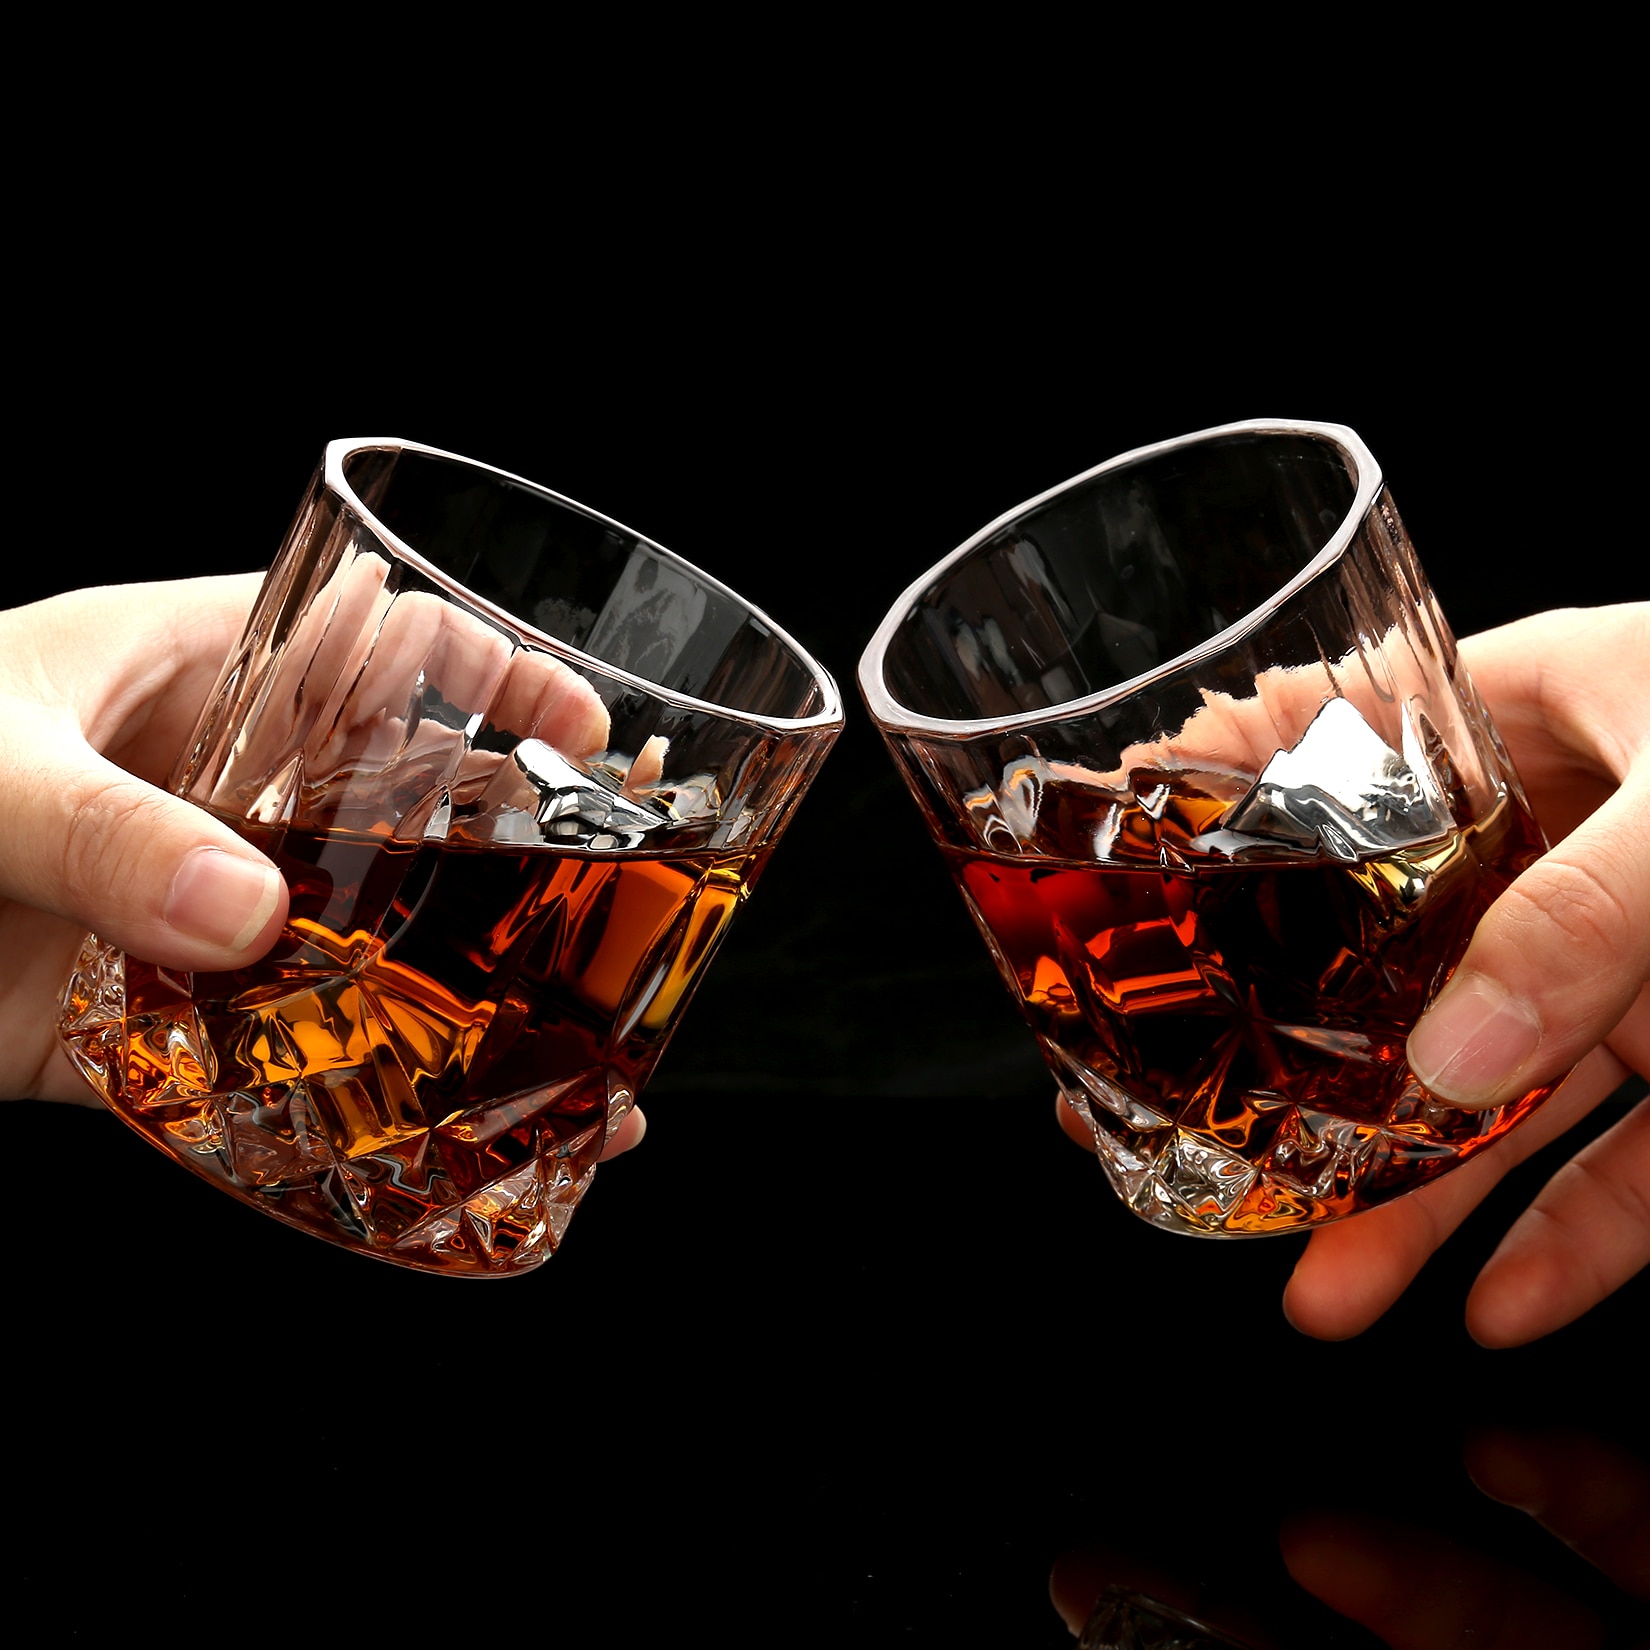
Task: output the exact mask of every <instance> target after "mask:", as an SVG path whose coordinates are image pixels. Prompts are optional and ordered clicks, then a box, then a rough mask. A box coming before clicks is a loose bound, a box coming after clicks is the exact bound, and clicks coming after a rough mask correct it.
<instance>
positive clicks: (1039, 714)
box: [858, 418, 1382, 741]
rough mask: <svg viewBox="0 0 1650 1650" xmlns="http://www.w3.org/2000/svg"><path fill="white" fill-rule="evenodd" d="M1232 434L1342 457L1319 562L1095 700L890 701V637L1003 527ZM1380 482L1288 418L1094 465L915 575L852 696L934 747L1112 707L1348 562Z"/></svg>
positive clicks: (1361, 462)
mask: <svg viewBox="0 0 1650 1650" xmlns="http://www.w3.org/2000/svg"><path fill="white" fill-rule="evenodd" d="M1234 435H1305V436H1311V437H1314V438H1315V439H1318V440H1322V441H1325V442H1328V443H1330V444H1331V445H1333V446H1335V447H1337V448H1339V449H1340V451H1341V453H1342V455H1343V456H1344V457H1345V459H1346V460H1347V463H1348V466H1349V469H1350V473H1351V479H1352V482H1353V496H1352V501H1351V503H1350V504H1348V506H1347V508H1346V512H1345V514H1344V515H1343V516H1342V517H1341V519H1340V521H1339V522H1338V523H1337V524H1336V526H1335V528H1334V529H1333V531H1331V532H1329V533H1328V534H1326V535H1325V538H1324V542H1323V544H1322V546H1321V547H1320V548H1319V550H1318V551H1317V553H1316V554H1315V555H1314V556H1313V557H1312V559H1311V560H1310V561H1308V562H1307V563H1306V564H1305V566H1303V567H1302V568H1301V569H1300V570H1299V571H1298V572H1297V573H1295V574H1294V575H1293V576H1292V577H1291V578H1289V579H1288V580H1287V581H1286V582H1285V583H1283V584H1281V585H1279V586H1278V588H1277V589H1276V590H1274V591H1273V592H1272V594H1271V595H1270V596H1268V597H1267V598H1266V600H1265V601H1263V602H1260V603H1257V604H1256V605H1255V606H1254V607H1252V608H1250V609H1249V610H1248V611H1247V612H1245V613H1244V614H1243V615H1242V617H1240V618H1238V619H1236V620H1234V621H1233V622H1232V623H1231V624H1229V625H1227V626H1226V627H1225V628H1224V629H1223V630H1219V631H1217V632H1216V633H1215V634H1214V635H1212V636H1209V637H1207V638H1206V639H1205V640H1203V641H1201V642H1199V643H1198V644H1197V645H1196V646H1195V647H1190V648H1187V649H1186V650H1185V652H1183V653H1177V654H1176V655H1175V656H1174V657H1173V658H1172V659H1165V660H1164V661H1163V663H1162V664H1160V665H1154V666H1153V667H1152V668H1151V669H1150V670H1146V671H1142V672H1140V673H1139V674H1138V675H1135V676H1130V677H1128V678H1126V679H1125V680H1123V681H1120V682H1115V683H1113V684H1112V685H1111V686H1109V687H1104V688H1100V689H1097V690H1096V691H1094V692H1092V693H1085V694H1079V695H1078V696H1076V697H1075V698H1071V699H1064V700H1061V701H1060V702H1059V703H1058V704H1053V705H1045V706H1043V707H1041V708H1039V709H1033V710H1023V711H1016V712H1015V713H1014V714H1013V715H1012V716H973V717H944V716H928V715H925V714H924V713H923V712H921V711H916V710H912V709H911V708H910V707H909V706H908V705H904V704H901V703H900V701H899V700H898V699H896V698H895V697H894V695H893V694H892V693H891V692H889V690H888V687H887V685H886V683H885V682H884V680H883V661H884V657H885V655H886V653H887V650H888V646H889V644H890V643H891V642H892V641H893V640H894V636H895V633H896V632H897V631H898V630H899V629H900V627H901V626H902V625H904V623H905V622H906V620H907V619H909V618H910V616H911V615H912V613H913V612H914V611H915V610H916V607H917V605H918V603H919V601H920V600H921V598H922V597H923V595H924V594H926V593H927V592H928V591H929V590H931V589H933V588H934V586H935V585H937V584H938V583H939V582H940V581H941V580H942V579H943V578H944V577H945V575H946V574H947V573H949V572H951V571H952V569H954V568H955V567H957V566H958V565H960V564H961V563H962V562H964V561H965V560H967V559H968V557H969V556H971V555H972V554H973V553H974V552H975V551H977V550H979V549H980V548H981V547H982V546H983V545H985V544H986V543H988V542H989V541H990V540H991V539H993V538H995V537H996V536H997V535H998V534H999V533H1000V532H1001V531H1002V530H1003V529H1004V528H1005V527H1008V526H1011V525H1012V524H1013V523H1014V522H1015V521H1017V520H1019V519H1020V518H1021V517H1023V516H1026V515H1028V514H1030V512H1031V511H1033V510H1035V509H1038V508H1039V507H1040V506H1042V505H1044V504H1047V503H1048V502H1049V501H1050V500H1052V499H1056V498H1058V497H1060V495H1061V494H1063V493H1069V492H1070V491H1072V489H1073V488H1076V487H1081V486H1083V485H1084V484H1085V483H1087V482H1090V481H1093V480H1094V479H1095V478H1096V477H1098V476H1102V475H1105V474H1106V473H1107V472H1108V471H1113V470H1122V469H1126V468H1128V467H1130V466H1132V465H1135V464H1139V463H1141V462H1143V461H1145V460H1147V459H1153V458H1158V457H1161V456H1162V455H1164V454H1166V453H1171V452H1175V451H1177V450H1179V449H1181V448H1186V447H1194V446H1199V445H1202V444H1204V443H1206V442H1209V441H1215V440H1219V439H1221V438H1224V437H1227V436H1234ZM1381 483H1382V477H1381V468H1380V465H1379V464H1377V463H1376V461H1375V456H1374V454H1373V453H1371V452H1370V450H1369V448H1368V447H1367V446H1366V445H1365V444H1364V442H1363V440H1362V439H1361V438H1360V437H1359V435H1358V434H1357V432H1356V431H1355V430H1352V429H1350V428H1349V427H1348V426H1346V425H1345V424H1325V423H1319V422H1316V421H1314V420H1308V419H1293V418H1251V419H1244V420H1242V421H1240V422H1238V423H1233V424H1215V425H1211V426H1210V427H1209V428H1207V429H1203V430H1194V431H1192V432H1191V433H1190V434H1188V435H1180V436H1174V437H1171V438H1170V439H1169V440H1167V441H1154V442H1151V443H1149V444H1148V445H1146V446H1143V447H1133V448H1130V449H1129V451H1127V452H1124V453H1119V454H1117V455H1116V456H1115V457H1114V458H1108V459H1106V460H1105V461H1104V462H1102V463H1100V464H1096V465H1094V466H1093V468H1092V469H1088V470H1083V471H1081V472H1080V473H1079V474H1077V475H1074V476H1070V477H1068V478H1067V479H1066V480H1065V481H1062V482H1059V483H1057V484H1056V485H1055V486H1053V487H1049V488H1047V489H1046V490H1044V491H1043V492H1041V493H1038V494H1037V495H1036V496H1035V497H1033V498H1028V499H1026V500H1024V501H1023V502H1022V503H1019V504H1016V505H1015V506H1014V507H1013V508H1012V509H1009V510H1005V511H1004V512H1003V513H1002V514H1001V515H1000V516H998V517H996V518H995V520H993V521H989V522H987V523H986V525H985V526H984V527H982V528H980V530H979V531H978V532H976V533H973V534H971V535H970V536H969V537H968V538H967V539H965V540H964V541H963V542H962V543H961V544H959V545H958V546H957V548H956V549H955V550H953V551H951V553H950V554H949V555H947V556H943V557H941V559H940V560H939V561H937V562H935V563H933V564H932V565H931V566H930V567H928V568H927V569H926V570H925V571H924V572H922V573H920V574H918V576H917V577H916V578H915V579H913V580H912V581H911V583H910V584H909V585H907V586H906V587H905V589H904V590H903V591H901V592H900V594H899V596H898V597H897V598H896V600H895V601H894V603H893V604H892V606H890V607H889V609H888V610H887V612H886V613H885V614H884V615H883V618H882V622H881V623H880V624H879V625H878V626H877V628H876V630H875V631H874V632H873V633H872V636H871V640H870V641H869V642H868V643H867V644H866V646H865V650H864V652H862V653H861V654H860V657H859V669H858V679H859V689H860V693H861V695H862V696H863V697H864V700H865V704H866V708H867V710H868V711H869V712H870V714H871V718H872V720H873V721H874V722H875V723H876V724H877V726H878V727H879V728H882V729H884V730H885V731H887V732H890V733H910V734H921V735H925V736H927V737H931V738H938V739H949V740H956V741H962V740H967V739H973V738H976V737H978V736H979V735H981V734H989V733H1009V732H1014V731H1016V730H1019V729H1024V728H1035V727H1045V726H1047V725H1048V724H1049V723H1050V722H1060V721H1066V720H1068V719H1071V718H1074V717H1078V716H1084V715H1088V714H1091V713H1092V712H1094V711H1097V710H1100V709H1102V708H1103V707H1104V706H1106V705H1110V704H1115V703H1117V702H1118V701H1120V700H1122V699H1126V698H1128V697H1129V696H1130V695H1131V694H1134V693H1138V692H1139V691H1140V690H1141V689H1142V688H1144V687H1148V686H1150V684H1151V683H1153V682H1155V681H1159V680H1161V679H1162V678H1164V677H1166V676H1168V675H1170V674H1171V673H1172V672H1174V671H1177V670H1179V669H1181V668H1182V667H1184V666H1186V665H1189V664H1196V663H1197V662H1199V661H1200V660H1203V659H1206V658H1209V657H1211V656H1212V655H1214V654H1217V653H1220V652H1223V651H1224V650H1225V649H1226V648H1228V647H1230V646H1232V645H1233V643H1235V642H1237V641H1240V640H1241V639H1242V638H1243V637H1244V636H1246V635H1247V634H1249V632H1251V631H1252V630H1254V629H1256V628H1257V627H1258V626H1259V625H1261V624H1262V623H1263V622H1264V621H1265V620H1266V619H1267V618H1269V617H1270V616H1271V615H1272V614H1273V613H1274V612H1276V610H1277V609H1278V608H1279V607H1280V606H1282V605H1283V603H1284V602H1286V601H1287V600H1289V598H1290V597H1291V596H1293V595H1295V594H1296V592H1297V591H1300V590H1302V589H1304V588H1305V587H1306V586H1307V585H1308V584H1310V583H1311V582H1312V581H1313V580H1314V579H1316V578H1318V577H1319V576H1320V575H1321V574H1322V573H1324V572H1325V571H1326V570H1327V569H1328V568H1330V567H1332V566H1334V564H1335V563H1336V562H1337V561H1339V560H1340V558H1341V557H1342V556H1343V555H1344V554H1345V552H1346V549H1347V547H1348V545H1350V544H1351V542H1352V540H1353V537H1354V536H1355V534H1356V533H1357V531H1358V528H1359V527H1360V526H1361V525H1362V523H1363V521H1364V518H1365V517H1366V516H1367V515H1368V514H1369V510H1370V507H1371V505H1372V504H1373V503H1374V501H1375V498H1376V496H1377V494H1378V493H1379V492H1380V489H1381Z"/></svg>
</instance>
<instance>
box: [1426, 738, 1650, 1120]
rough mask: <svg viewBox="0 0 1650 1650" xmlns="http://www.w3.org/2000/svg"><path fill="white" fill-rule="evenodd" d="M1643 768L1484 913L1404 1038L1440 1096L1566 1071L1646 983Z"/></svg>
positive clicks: (1472, 1099) (1502, 1098) (1529, 1082)
mask: <svg viewBox="0 0 1650 1650" xmlns="http://www.w3.org/2000/svg"><path fill="white" fill-rule="evenodd" d="M1647 808H1650V764H1646V763H1644V762H1640V763H1639V764H1637V766H1636V768H1635V769H1634V770H1632V771H1630V772H1629V774H1628V776H1627V778H1626V780H1625V781H1624V782H1623V783H1622V785H1621V788H1620V789H1619V790H1617V791H1616V792H1615V793H1614V794H1613V795H1612V796H1611V797H1610V798H1609V800H1608V801H1606V802H1605V803H1604V804H1603V806H1601V807H1600V808H1599V809H1598V810H1597V812H1595V813H1594V814H1592V815H1591V816H1590V817H1589V818H1588V819H1587V820H1585V821H1584V822H1583V823H1582V824H1581V825H1580V826H1578V827H1577V828H1576V830H1574V831H1573V832H1572V833H1571V834H1570V835H1569V836H1567V837H1566V838H1565V839H1564V840H1563V842H1561V843H1560V844H1559V845H1558V846H1557V847H1556V848H1554V849H1553V850H1552V851H1551V852H1549V853H1548V854H1546V855H1545V856H1544V857H1543V858H1542V859H1540V860H1538V861H1537V862H1536V863H1535V864H1534V865H1532V866H1531V867H1530V868H1529V870H1527V871H1526V872H1525V873H1524V874H1523V875H1522V876H1521V877H1519V878H1518V880H1517V881H1516V882H1514V883H1513V884H1512V886H1511V887H1509V888H1508V889H1507V890H1506V892H1505V893H1503V894H1502V895H1501V897H1500V898H1499V899H1498V900H1497V901H1496V902H1495V904H1494V905H1492V906H1491V907H1490V909H1489V910H1488V911H1487V912H1486V913H1485V914H1484V917H1483V919H1482V920H1481V921H1480V923H1479V925H1478V929H1477V932H1476V933H1475V934H1474V935H1473V938H1472V943H1471V944H1470V945H1469V946H1468V947H1467V951H1466V955H1465V956H1464V957H1462V959H1461V963H1460V966H1459V967H1458V968H1457V969H1456V971H1455V973H1454V975H1453V976H1452V977H1451V979H1450V981H1449V983H1448V985H1446V986H1445V987H1444V989H1443V990H1442V991H1441V992H1440V993H1439V994H1438V997H1437V998H1436V1000H1435V1001H1434V1002H1433V1004H1432V1006H1431V1007H1430V1008H1429V1009H1428V1010H1427V1012H1426V1013H1425V1014H1424V1015H1423V1016H1422V1018H1421V1020H1420V1021H1419V1023H1418V1024H1417V1025H1416V1027H1415V1030H1414V1031H1413V1032H1412V1033H1411V1034H1410V1039H1409V1062H1410V1066H1411V1068H1412V1069H1413V1070H1414V1072H1415V1074H1416V1076H1417V1077H1419V1078H1420V1079H1421V1081H1422V1082H1423V1083H1425V1084H1426V1086H1427V1087H1428V1088H1429V1089H1431V1090H1433V1092H1434V1093H1436V1094H1438V1095H1439V1096H1441V1097H1442V1098H1443V1099H1445V1100H1450V1101H1453V1102H1455V1103H1456V1104H1457V1105H1463V1106H1475V1107H1476V1106H1491V1105H1500V1104H1502V1103H1504V1102H1506V1101H1508V1100H1511V1099H1515V1098H1517V1096H1519V1095H1521V1094H1524V1093H1527V1092H1528V1091H1529V1090H1530V1089H1533V1088H1536V1087H1538V1086H1540V1085H1541V1084H1543V1083H1550V1082H1552V1081H1554V1080H1555V1079H1556V1078H1559V1077H1562V1076H1563V1075H1564V1074H1565V1072H1567V1071H1568V1070H1569V1069H1570V1068H1571V1067H1572V1066H1573V1065H1575V1063H1576V1062H1577V1061H1578V1060H1580V1059H1581V1057H1582V1056H1583V1055H1584V1054H1586V1053H1587V1052H1588V1051H1589V1050H1590V1049H1592V1048H1594V1047H1596V1046H1597V1045H1598V1044H1599V1043H1601V1042H1603V1041H1604V1039H1605V1038H1606V1037H1607V1036H1608V1035H1609V1034H1610V1032H1611V1031H1612V1030H1614V1029H1615V1027H1616V1025H1617V1024H1618V1023H1619V1022H1620V1020H1621V1018H1622V1016H1623V1015H1624V1014H1626V1012H1627V1010H1628V1008H1629V1007H1631V1005H1632V1003H1633V1001H1634V999H1635V998H1636V997H1637V995H1638V993H1639V991H1640V990H1641V989H1642V988H1643V986H1644V984H1645V981H1646V979H1647V978H1650V920H1647V914H1650V839H1647V832H1646V828H1645V824H1644V821H1645V819H1646V817H1647V814H1646V809H1647Z"/></svg>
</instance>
